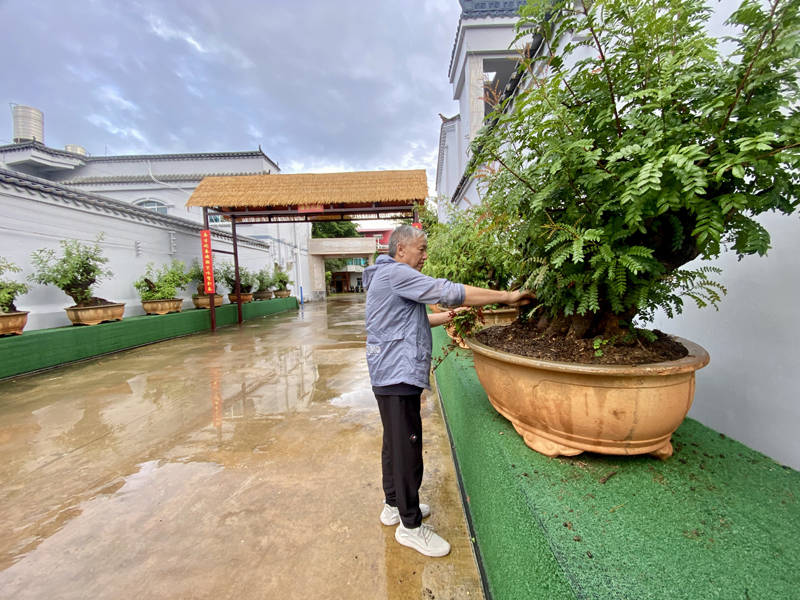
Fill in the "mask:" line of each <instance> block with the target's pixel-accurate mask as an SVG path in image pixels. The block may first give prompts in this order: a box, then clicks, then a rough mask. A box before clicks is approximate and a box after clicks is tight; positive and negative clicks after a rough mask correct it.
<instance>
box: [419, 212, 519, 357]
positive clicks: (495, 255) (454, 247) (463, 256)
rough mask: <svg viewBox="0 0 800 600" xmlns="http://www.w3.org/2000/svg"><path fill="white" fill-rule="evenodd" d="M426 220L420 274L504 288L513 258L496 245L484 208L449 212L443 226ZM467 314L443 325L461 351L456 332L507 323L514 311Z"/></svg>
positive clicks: (435, 308)
mask: <svg viewBox="0 0 800 600" xmlns="http://www.w3.org/2000/svg"><path fill="white" fill-rule="evenodd" d="M427 220H428V228H427V231H428V259H427V260H426V261H425V266H424V267H423V269H422V270H423V272H424V273H426V274H427V275H430V276H431V277H442V278H445V279H449V280H451V281H458V282H459V283H464V284H467V285H473V286H477V287H487V288H492V289H504V288H506V287H508V285H509V282H510V281H511V277H512V273H513V262H514V261H515V259H516V256H515V254H514V253H513V252H509V248H508V247H506V246H503V245H501V244H499V243H498V238H497V236H496V235H495V233H494V231H493V230H492V229H491V228H490V227H488V226H487V225H488V220H487V215H486V208H485V207H474V208H471V209H469V210H466V211H462V212H457V211H453V212H451V214H450V215H449V220H448V222H447V223H438V222H435V221H433V220H432V219H431V218H430V217H429V218H428V219H427ZM431 310H433V311H434V312H439V311H441V310H446V308H444V307H439V306H438V305H433V306H432V307H431ZM469 312H470V313H471V314H466V313H461V314H459V316H458V318H457V319H455V320H454V321H453V322H451V323H450V324H448V325H446V326H445V330H446V331H447V333H448V335H450V337H451V338H452V339H453V340H454V341H455V342H456V343H457V344H458V345H459V346H461V347H462V348H466V347H467V346H466V344H465V343H464V342H463V340H462V339H461V335H460V333H459V332H461V331H463V330H475V329H477V328H479V327H480V326H482V325H504V324H507V323H511V322H512V321H514V319H516V318H517V314H518V311H517V309H516V308H509V307H503V306H501V305H492V306H487V307H482V308H471V309H470V311H469Z"/></svg>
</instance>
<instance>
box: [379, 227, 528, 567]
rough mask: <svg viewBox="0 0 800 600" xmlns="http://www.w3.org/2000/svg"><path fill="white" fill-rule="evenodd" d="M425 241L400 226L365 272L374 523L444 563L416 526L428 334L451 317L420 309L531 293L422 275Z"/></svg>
mask: <svg viewBox="0 0 800 600" xmlns="http://www.w3.org/2000/svg"><path fill="white" fill-rule="evenodd" d="M427 248H428V241H427V238H426V236H425V234H424V233H423V232H422V231H421V230H419V229H415V228H414V227H411V226H409V225H401V226H400V227H398V228H397V229H395V230H394V232H393V233H392V235H391V237H390V238H389V256H380V257H378V260H377V261H376V262H375V264H374V265H372V266H371V267H368V268H367V269H365V271H364V286H365V288H366V289H367V310H366V322H367V365H368V367H369V375H370V380H371V383H372V390H373V392H374V394H375V398H376V400H377V401H378V408H379V409H380V413H381V421H382V422H383V449H382V451H381V459H382V460H381V464H382V467H383V491H384V494H385V504H384V507H383V512H381V515H380V520H381V523H383V524H384V525H397V529H396V530H395V534H394V537H395V539H396V540H397V541H398V542H399V543H400V544H402V545H404V546H408V547H410V548H414V549H415V550H417V551H418V552H420V553H422V554H424V555H426V556H445V555H447V554H448V553H449V552H450V544H448V543H447V541H445V540H444V539H443V538H442V537H440V536H439V535H437V534H436V533H434V531H433V529H432V528H431V527H430V526H428V525H426V524H425V523H423V522H422V519H423V518H424V517H427V516H428V515H430V512H431V510H430V507H429V506H428V505H426V504H420V502H419V487H420V484H421V483H422V420H421V418H420V395H421V394H422V390H423V388H425V389H430V382H429V374H430V367H431V350H432V337H431V331H430V329H431V327H435V326H437V325H443V324H445V323H448V322H449V321H451V320H452V318H453V313H452V312H443V313H436V314H430V315H429V314H427V311H426V310H425V305H426V304H435V303H439V304H443V305H446V306H458V305H466V306H483V305H485V304H493V303H504V304H512V305H513V304H521V303H525V302H528V301H530V299H531V298H532V297H533V296H532V294H531V293H530V292H527V291H521V292H506V291H496V290H487V289H483V288H477V287H472V286H469V285H462V284H460V283H454V282H451V281H448V280H446V279H434V278H433V277H428V276H427V275H423V274H422V273H420V270H421V269H422V265H423V264H424V263H425V259H426V258H427V257H428V255H427Z"/></svg>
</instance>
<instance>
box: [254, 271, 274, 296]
mask: <svg viewBox="0 0 800 600" xmlns="http://www.w3.org/2000/svg"><path fill="white" fill-rule="evenodd" d="M255 278H256V283H255V284H254V285H257V286H258V287H257V288H256V291H257V292H268V291H269V290H270V289H272V286H273V285H275V284H274V283H273V281H272V273H270V272H269V269H267V267H264V268H263V269H261V270H260V271H259V272H258V273H256V274H255Z"/></svg>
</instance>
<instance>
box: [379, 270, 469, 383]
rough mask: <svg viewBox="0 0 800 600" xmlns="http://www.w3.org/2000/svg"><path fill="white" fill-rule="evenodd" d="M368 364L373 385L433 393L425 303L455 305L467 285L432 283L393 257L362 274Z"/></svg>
mask: <svg viewBox="0 0 800 600" xmlns="http://www.w3.org/2000/svg"><path fill="white" fill-rule="evenodd" d="M363 279H364V287H365V288H366V290H367V314H366V321H367V366H368V367H369V377H370V380H371V381H372V385H393V384H396V383H408V384H411V385H416V386H418V387H423V388H428V389H430V381H429V379H428V377H429V374H430V368H431V350H432V346H433V339H432V337H431V327H430V324H429V323H428V314H427V312H426V310H425V305H426V304H436V303H437V302H438V303H440V304H445V305H449V306H457V305H459V304H461V303H462V302H463V301H464V286H463V285H461V284H460V283H453V282H451V281H448V280H447V279H434V278H433V277H428V276H427V275H423V274H422V273H420V272H419V271H417V270H416V269H413V268H412V267H410V266H409V265H407V264H405V263H401V262H397V261H396V260H394V259H393V258H390V257H389V256H379V257H378V260H377V261H376V262H375V264H374V265H372V266H371V267H367V268H366V269H365V270H364V276H363Z"/></svg>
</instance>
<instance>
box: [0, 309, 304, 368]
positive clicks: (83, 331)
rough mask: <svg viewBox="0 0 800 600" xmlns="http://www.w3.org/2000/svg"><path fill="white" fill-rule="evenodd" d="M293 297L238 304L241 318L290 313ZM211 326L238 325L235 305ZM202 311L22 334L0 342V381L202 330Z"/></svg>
mask: <svg viewBox="0 0 800 600" xmlns="http://www.w3.org/2000/svg"><path fill="white" fill-rule="evenodd" d="M297 306H298V304H297V299H296V298H294V297H291V296H290V297H289V298H277V299H272V300H263V301H259V302H249V303H247V304H244V305H242V318H243V319H244V320H247V319H253V318H255V317H260V316H264V315H270V314H273V313H276V312H282V311H285V310H292V309H296V308H297ZM216 321H217V327H222V326H225V325H232V324H234V323H236V322H238V315H237V306H236V305H235V304H226V305H224V306H220V307H218V308H217V309H216ZM210 327H211V318H210V316H209V311H208V309H201V310H197V309H195V310H186V311H183V312H179V313H170V314H166V315H142V316H137V317H125V318H124V319H122V320H121V321H114V322H111V323H100V324H99V325H88V326H87V325H72V326H67V327H56V328H53V329H37V330H34V331H25V332H23V333H22V335H17V336H9V337H2V338H0V379H2V378H4V377H11V376H13V375H19V374H22V373H29V372H32V371H39V370H41V369H47V368H50V367H56V366H59V365H63V364H67V363H71V362H75V361H78V360H84V359H87V358H91V357H93V356H100V355H102V354H108V353H109V352H118V351H120V350H126V349H127V348H135V347H137V346H143V345H145V344H152V343H153V342H160V341H163V340H167V339H170V338H174V337H179V336H183V335H189V334H192V333H198V332H200V331H208V330H209V328H210Z"/></svg>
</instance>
